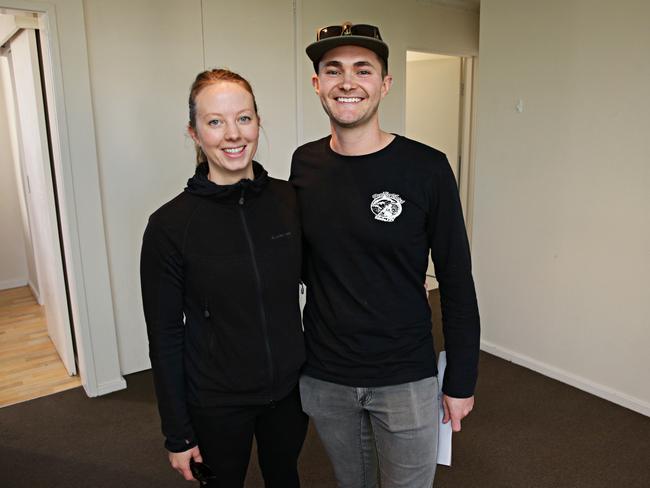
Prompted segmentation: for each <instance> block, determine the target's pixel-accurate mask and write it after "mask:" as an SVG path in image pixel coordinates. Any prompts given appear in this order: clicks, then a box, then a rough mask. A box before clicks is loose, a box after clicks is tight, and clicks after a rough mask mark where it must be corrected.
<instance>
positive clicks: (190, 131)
mask: <svg viewBox="0 0 650 488" xmlns="http://www.w3.org/2000/svg"><path fill="white" fill-rule="evenodd" d="M187 133H188V134H189V135H190V137H191V138H192V140H193V141H194V142H195V143H196V144H199V138H198V136H197V135H196V130H195V129H194V127H192V126H191V125H189V124H188V125H187Z"/></svg>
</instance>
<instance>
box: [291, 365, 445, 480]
mask: <svg viewBox="0 0 650 488" xmlns="http://www.w3.org/2000/svg"><path fill="white" fill-rule="evenodd" d="M300 397H301V400H302V408H303V410H304V411H305V413H307V415H309V416H310V417H311V419H312V421H313V422H314V425H315V426H316V429H317V430H318V435H319V436H320V438H321V440H322V441H323V444H324V446H325V449H326V451H327V454H328V455H329V457H330V460H331V461H332V464H333V466H334V474H335V476H336V481H337V484H338V487H339V488H376V487H378V486H379V483H381V487H382V488H431V485H432V484H433V477H434V475H435V469H436V453H437V448H438V408H439V403H438V381H437V379H436V378H435V377H431V378H425V379H423V380H420V381H414V382H411V383H403V384H401V385H391V386H382V387H371V388H355V387H351V386H344V385H339V384H336V383H330V382H327V381H322V380H317V379H315V378H312V377H309V376H302V377H301V378H300ZM378 479H379V480H381V481H380V482H379V481H378Z"/></svg>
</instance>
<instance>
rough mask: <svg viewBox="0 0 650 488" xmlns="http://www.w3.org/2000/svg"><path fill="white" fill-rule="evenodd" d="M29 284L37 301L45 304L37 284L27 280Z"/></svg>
mask: <svg viewBox="0 0 650 488" xmlns="http://www.w3.org/2000/svg"><path fill="white" fill-rule="evenodd" d="M27 285H29V289H30V290H32V295H34V298H35V299H36V303H38V304H39V305H43V301H42V300H41V296H40V295H39V294H38V291H37V290H36V286H34V283H32V282H31V281H29V282H27Z"/></svg>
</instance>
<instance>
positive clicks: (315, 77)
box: [311, 73, 320, 94]
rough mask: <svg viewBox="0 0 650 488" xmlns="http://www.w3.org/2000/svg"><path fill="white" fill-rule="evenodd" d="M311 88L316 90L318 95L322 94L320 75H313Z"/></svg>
mask: <svg viewBox="0 0 650 488" xmlns="http://www.w3.org/2000/svg"><path fill="white" fill-rule="evenodd" d="M311 86H313V87H314V90H316V94H319V93H320V80H319V79H318V74H316V73H314V74H313V75H311Z"/></svg>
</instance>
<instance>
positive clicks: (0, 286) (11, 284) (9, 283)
mask: <svg viewBox="0 0 650 488" xmlns="http://www.w3.org/2000/svg"><path fill="white" fill-rule="evenodd" d="M25 285H27V280H25V279H17V280H4V281H0V290H9V289H10V288H18V287H19V286H25Z"/></svg>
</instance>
